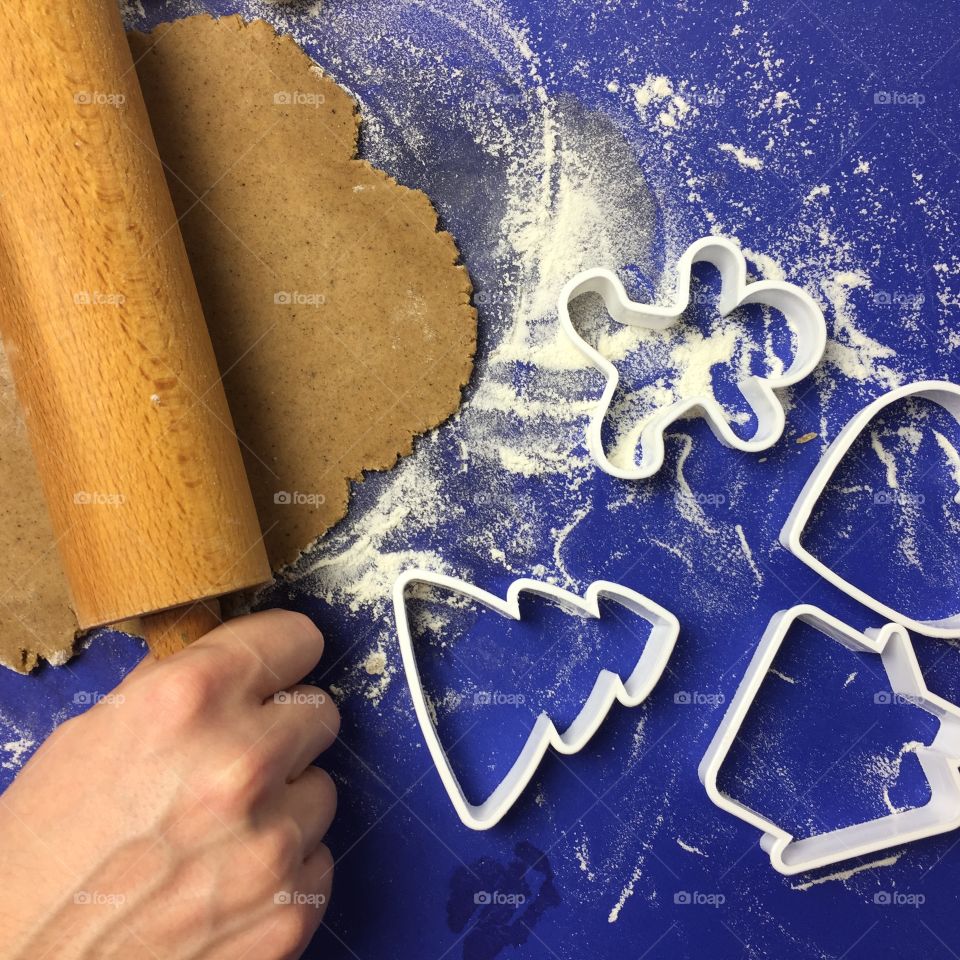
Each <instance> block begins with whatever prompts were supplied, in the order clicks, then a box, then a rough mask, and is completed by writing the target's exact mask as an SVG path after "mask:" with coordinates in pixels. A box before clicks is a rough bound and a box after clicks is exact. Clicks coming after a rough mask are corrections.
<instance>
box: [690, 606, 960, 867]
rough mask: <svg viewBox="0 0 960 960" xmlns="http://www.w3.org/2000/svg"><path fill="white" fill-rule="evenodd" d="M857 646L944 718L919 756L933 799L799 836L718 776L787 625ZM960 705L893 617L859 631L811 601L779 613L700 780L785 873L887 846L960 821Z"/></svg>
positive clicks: (900, 688)
mask: <svg viewBox="0 0 960 960" xmlns="http://www.w3.org/2000/svg"><path fill="white" fill-rule="evenodd" d="M798 620H799V621H802V622H804V623H807V624H809V625H810V626H812V627H813V628H814V629H816V630H818V631H819V632H820V633H823V634H825V635H826V636H828V637H830V638H832V639H833V640H836V641H837V642H838V643H842V644H843V645H844V646H845V647H847V648H849V649H850V650H855V651H865V652H867V653H876V654H879V656H880V658H881V661H882V663H883V667H884V669H885V671H886V673H887V677H888V678H889V681H890V686H891V688H892V689H893V691H894V693H895V694H896V695H897V696H900V697H903V698H905V699H908V700H909V701H910V702H911V703H914V704H916V706H918V707H921V708H922V709H923V710H926V711H927V712H928V713H931V714H933V715H934V716H935V717H937V718H938V719H939V720H940V729H939V730H938V732H937V734H936V736H935V737H934V739H933V742H932V743H931V744H930V745H929V746H925V747H921V748H918V749H917V752H916V755H917V759H918V760H919V761H920V765H921V767H922V769H923V772H924V775H925V776H926V778H927V781H928V783H929V786H930V799H929V800H928V801H927V803H926V804H924V805H923V806H922V807H917V808H915V809H912V810H905V811H903V812H900V813H891V814H889V815H887V816H883V817H879V818H877V819H874V820H868V821H865V822H863V823H857V824H854V825H853V826H848V827H843V828H840V829H837V830H831V831H829V832H827V833H822V834H818V835H816V836H811V837H805V838H803V839H799V840H798V839H795V838H794V836H793V835H792V834H791V833H790V832H789V831H787V830H785V829H783V828H782V827H780V826H778V825H777V824H776V823H774V822H773V821H772V820H769V819H767V818H766V817H764V816H762V815H761V814H760V813H758V812H757V811H755V810H753V809H751V808H750V807H748V806H746V805H745V804H742V803H740V802H739V801H737V800H734V799H733V798H732V797H730V796H729V795H727V794H725V793H723V792H722V791H721V790H720V788H719V786H718V785H717V777H718V775H719V772H720V768H721V767H722V766H723V763H724V760H725V759H726V757H727V754H728V752H729V751H730V748H731V747H732V745H733V743H734V741H735V740H736V738H737V735H738V733H739V731H740V727H741V725H742V724H743V722H744V720H745V718H746V716H747V714H748V713H749V712H750V708H751V706H752V704H753V701H754V698H755V697H756V695H757V693H758V691H759V690H760V687H761V685H762V684H763V680H764V678H765V677H766V675H767V673H768V672H769V671H770V668H771V666H772V665H773V661H774V658H775V657H776V655H777V652H778V651H779V650H780V646H781V644H782V643H783V640H784V638H785V637H786V635H787V632H788V631H789V630H790V627H791V626H792V625H793V624H794V623H795V622H796V621H798ZM958 768H960V708H958V707H957V706H956V705H954V704H952V703H950V702H949V701H948V700H944V699H943V698H942V697H939V696H937V695H936V694H934V693H931V692H930V691H929V690H928V689H927V685H926V682H925V681H924V679H923V675H922V674H921V672H920V666H919V664H918V663H917V658H916V655H915V654H914V651H913V645H912V644H911V642H910V637H909V635H908V633H907V631H906V630H905V629H904V628H903V627H902V626H900V625H899V624H895V623H888V624H886V625H885V626H883V627H880V628H879V629H876V630H867V631H866V633H860V632H859V631H857V630H855V629H853V628H852V627H851V626H849V625H848V624H846V623H843V622H842V621H841V620H838V619H836V617H832V616H830V614H828V613H826V612H824V611H823V610H821V609H819V608H818V607H814V606H811V605H809V604H802V605H800V606H796V607H791V608H790V609H789V610H781V611H780V612H779V613H776V614H774V616H773V617H772V619H771V620H770V623H769V624H768V626H767V629H766V632H765V633H764V635H763V637H762V639H761V640H760V643H759V645H758V646H757V649H756V652H755V653H754V655H753V659H752V660H751V661H750V665H749V667H748V668H747V671H746V673H745V674H744V676H743V679H742V680H741V681H740V685H739V687H738V688H737V692H736V695H735V696H734V698H733V700H732V702H731V703H730V706H729V707H728V708H727V711H726V713H725V715H724V717H723V720H722V721H721V724H720V728H719V729H718V730H717V732H716V734H715V735H714V738H713V741H712V742H711V743H710V746H709V748H708V749H707V752H706V753H705V754H704V757H703V759H702V760H701V761H700V767H699V775H700V780H701V782H702V783H703V785H704V787H706V790H707V794H708V796H709V797H710V799H711V800H712V801H713V803H715V804H716V805H717V806H718V807H720V808H721V809H722V810H726V811H727V812H728V813H732V814H733V815H734V816H735V817H739V818H740V819H741V820H743V821H745V822H746V823H749V824H752V825H753V826H754V827H756V828H757V829H758V830H760V831H761V832H762V833H763V836H762V837H761V839H760V846H761V847H762V848H763V849H764V851H766V853H768V854H769V856H770V862H771V864H773V866H774V868H775V869H776V870H778V871H779V872H780V873H784V874H796V873H803V872H805V871H808V870H816V869H817V868H819V867H826V866H829V865H830V864H834V863H839V862H840V861H843V860H849V859H851V858H854V857H862V856H865V855H867V854H870V853H875V852H876V851H878V850H885V849H887V848H888V847H895V846H900V845H902V844H906V843H912V842H913V841H915V840H923V839H925V838H927V837H934V836H937V835H938V834H941V833H947V832H948V831H950V830H954V829H956V828H957V827H960V769H958Z"/></svg>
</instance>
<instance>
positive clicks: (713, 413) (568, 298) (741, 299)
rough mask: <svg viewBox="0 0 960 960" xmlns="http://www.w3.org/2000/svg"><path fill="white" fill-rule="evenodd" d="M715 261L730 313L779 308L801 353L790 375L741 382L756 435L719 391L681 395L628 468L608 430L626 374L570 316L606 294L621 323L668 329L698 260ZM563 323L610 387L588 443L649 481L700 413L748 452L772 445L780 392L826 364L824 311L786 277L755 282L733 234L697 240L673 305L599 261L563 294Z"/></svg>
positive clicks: (728, 442) (615, 471) (621, 470)
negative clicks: (670, 444)
mask: <svg viewBox="0 0 960 960" xmlns="http://www.w3.org/2000/svg"><path fill="white" fill-rule="evenodd" d="M697 263H711V264H713V265H714V266H715V267H717V268H718V269H719V271H720V274H721V278H722V286H721V292H720V298H719V302H718V308H719V311H720V314H721V315H722V316H726V315H728V314H729V313H731V312H732V311H733V310H735V309H737V308H738V307H741V306H746V305H748V304H763V305H765V306H770V307H774V308H775V309H777V310H779V311H780V312H781V313H782V314H783V315H784V317H785V318H786V320H787V323H788V324H789V325H790V327H791V328H792V330H793V332H794V337H795V344H796V353H795V354H794V357H793V361H792V362H791V363H790V365H789V366H788V367H787V369H786V370H784V371H783V373H780V374H777V375H771V376H768V377H759V376H752V375H751V376H748V377H745V378H743V379H741V380H740V381H739V382H738V384H737V386H738V387H739V390H740V392H741V394H742V395H743V397H744V399H745V400H746V401H747V404H748V405H749V406H750V409H751V410H752V411H753V413H754V415H755V417H756V422H757V428H756V431H755V432H754V434H753V436H752V437H750V438H749V439H746V440H744V439H741V438H740V437H738V436H737V435H736V434H735V433H734V432H733V430H732V429H731V427H730V422H729V418H728V417H727V414H726V413H725V412H724V410H723V408H722V407H721V406H720V404H719V403H718V402H717V400H716V398H715V397H713V396H712V395H703V396H697V397H690V398H681V399H679V400H677V401H676V402H675V403H671V404H668V405H667V406H664V407H661V408H659V409H658V410H656V411H655V412H654V413H653V414H652V415H651V416H650V417H649V418H648V419H647V420H646V422H645V423H644V425H643V427H642V429H641V432H640V437H639V442H638V448H639V451H640V459H639V461H637V459H636V451H634V457H633V463H632V464H631V465H629V466H621V465H618V464H615V463H613V462H611V460H610V459H609V458H608V457H607V454H606V451H605V450H604V446H603V439H602V436H601V434H602V429H603V423H604V420H605V418H606V415H607V412H608V411H609V409H610V405H611V403H612V402H613V399H614V396H615V394H616V391H617V387H618V385H619V382H620V374H619V372H618V370H617V368H616V367H615V366H614V364H613V363H612V362H611V361H610V360H608V359H607V358H606V357H604V356H603V355H602V354H600V353H599V352H598V351H597V350H595V349H594V348H593V347H591V346H590V344H588V343H587V342H586V341H585V340H584V339H583V338H582V337H581V336H580V334H579V333H578V332H577V330H576V328H575V327H574V325H573V321H572V320H571V318H570V303H571V302H572V301H573V300H576V299H577V298H578V297H581V296H583V295H584V294H586V293H598V294H600V295H601V296H602V297H603V300H604V303H605V304H606V307H607V310H608V311H609V312H610V315H611V317H612V318H613V319H614V321H615V322H617V323H620V324H624V325H626V326H632V327H640V328H643V329H648V330H666V329H667V328H669V327H670V326H672V325H673V324H675V323H676V322H677V321H678V320H679V319H680V318H681V317H682V316H683V313H684V311H685V310H686V309H687V307H688V306H689V301H690V279H691V275H692V271H693V266H694V264H697ZM557 312H558V316H559V319H560V326H561V329H562V330H563V331H564V333H565V334H566V335H567V336H568V337H569V339H570V341H571V342H572V343H573V345H574V346H575V347H576V348H577V349H578V350H579V351H580V353H581V354H583V356H584V357H586V359H587V360H589V361H590V363H591V364H593V366H595V367H596V368H597V369H598V370H599V371H600V372H601V373H602V374H603V375H604V377H605V380H606V383H605V385H604V388H603V393H602V395H601V397H600V400H599V402H598V404H597V408H596V410H595V411H594V413H593V415H592V417H591V418H590V422H589V424H588V426H587V431H586V437H587V448H588V450H589V451H590V455H591V457H592V458H593V460H594V461H595V462H596V464H597V466H599V467H600V469H601V470H603V471H604V472H605V473H609V474H611V475H612V476H614V477H619V478H621V479H623V480H641V479H644V478H646V477H650V476H653V474H655V473H656V472H657V471H658V470H659V469H660V467H661V466H663V459H664V436H663V435H664V432H665V431H666V429H667V428H668V427H669V426H670V425H671V424H673V423H674V422H675V421H677V420H679V419H681V418H683V417H687V416H690V415H697V414H699V415H700V416H702V417H703V418H704V419H705V420H706V421H707V424H708V425H709V426H710V429H711V430H712V431H713V433H714V435H715V436H716V437H717V439H718V440H719V441H720V442H721V443H722V444H724V445H725V446H728V447H732V448H733V449H735V450H742V451H744V452H746V453H756V452H758V451H761V450H767V449H769V448H770V447H771V446H773V444H774V443H776V442H777V440H779V439H780V437H781V435H782V434H783V430H784V426H785V424H786V415H785V413H784V409H783V404H782V403H781V402H780V400H779V398H778V397H777V395H776V393H775V392H774V391H775V390H778V389H782V388H784V387H789V386H792V385H793V384H795V383H797V382H798V381H800V380H802V379H803V378H804V377H806V376H807V375H808V374H810V373H811V372H812V371H813V369H814V367H816V365H817V364H818V363H819V362H820V359H821V357H822V356H823V351H824V349H825V348H826V343H827V330H826V324H825V322H824V319H823V312H822V311H821V309H820V307H819V306H818V305H817V304H816V302H815V301H814V300H813V298H812V297H810V295H809V294H807V293H806V291H804V290H802V289H801V288H800V287H798V286H795V285H794V284H792V283H786V282H785V281H781V280H758V281H755V282H753V283H748V282H747V263H746V260H745V259H744V256H743V253H742V252H741V250H740V248H739V247H738V246H737V244H735V243H734V242H733V241H732V240H729V239H727V238H726V237H704V238H703V239H701V240H697V241H696V242H694V243H692V244H691V245H690V246H689V247H688V248H687V249H686V251H685V252H684V253H683V255H682V256H681V257H680V260H679V261H678V263H677V287H676V293H675V297H674V302H673V303H672V304H670V305H669V306H664V307H660V306H655V305H651V304H640V303H635V302H634V301H632V300H631V299H630V298H629V296H628V295H627V292H626V289H625V288H624V286H623V284H622V283H621V282H620V280H619V278H618V277H617V275H616V274H615V273H613V272H612V271H610V270H606V269H604V268H602V267H596V268H593V269H590V270H586V271H584V272H583V273H579V274H577V276H575V277H574V278H573V279H572V280H570V281H568V282H567V284H566V285H565V286H564V287H563V290H562V291H561V292H560V299H559V302H558V307H557Z"/></svg>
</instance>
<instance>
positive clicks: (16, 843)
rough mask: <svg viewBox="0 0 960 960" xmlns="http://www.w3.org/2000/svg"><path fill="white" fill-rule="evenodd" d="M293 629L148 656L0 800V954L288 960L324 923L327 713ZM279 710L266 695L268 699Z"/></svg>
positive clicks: (250, 627) (278, 616)
mask: <svg viewBox="0 0 960 960" xmlns="http://www.w3.org/2000/svg"><path fill="white" fill-rule="evenodd" d="M322 651H323V638H322V637H321V635H320V632H319V631H318V630H317V628H316V627H315V626H314V625H313V624H312V623H311V622H310V620H308V619H307V618H306V617H304V616H302V615H300V614H296V613H290V612H286V611H281V610H270V611H267V612H264V613H257V614H253V615H251V616H249V617H243V618H240V619H237V620H233V621H231V622H229V623H226V624H224V625H223V626H221V627H218V628H217V629H216V630H214V631H212V632H211V633H209V634H207V635H206V636H205V637H202V638H201V639H200V640H198V641H197V642H196V643H195V644H194V645H193V646H191V647H190V648H188V649H187V650H184V651H182V652H180V653H177V654H176V655H174V656H172V657H169V658H168V659H166V660H163V661H159V662H158V661H155V660H153V659H152V658H151V657H147V659H145V660H144V662H142V663H141V664H139V665H138V666H137V667H136V668H135V669H134V670H133V671H132V672H131V673H130V674H129V675H128V676H127V677H126V678H125V679H124V680H123V682H122V683H121V684H120V685H119V686H118V687H117V688H116V689H115V690H114V691H113V692H112V694H110V695H108V696H106V697H104V698H102V699H100V702H98V703H97V704H96V705H95V706H93V707H91V708H90V709H89V710H88V711H87V712H86V713H84V714H83V715H81V716H79V717H76V718H74V719H72V720H69V721H67V722H66V723H64V724H61V725H60V726H59V727H58V728H57V729H56V730H55V731H54V733H53V734H52V735H51V736H50V737H49V739H48V740H47V741H46V742H45V743H44V744H43V745H42V746H41V747H40V748H39V749H38V750H37V751H36V753H35V754H34V755H33V757H31V759H30V760H29V762H28V763H27V764H26V765H25V766H24V767H23V769H22V770H21V771H20V773H19V775H18V776H17V778H16V779H15V780H14V782H13V783H12V784H11V786H10V787H9V788H8V789H7V791H6V792H5V793H4V794H3V795H2V796H0V891H2V896H0V954H2V956H4V957H6V958H16V960H45V958H49V960H88V958H89V960H120V958H134V960H140V958H143V960H153V958H163V960H243V958H247V957H249V958H251V960H286V958H296V957H299V956H300V955H301V954H302V952H303V950H304V949H305V947H306V945H307V943H308V942H309V940H310V937H311V936H312V934H313V933H314V932H315V931H316V929H317V927H318V926H319V924H320V922H321V920H322V919H323V913H324V909H325V907H326V904H327V902H328V900H329V897H330V884H331V880H332V877H333V860H332V858H331V855H330V851H329V850H328V849H327V847H326V846H324V844H323V842H322V841H323V837H324V835H325V834H326V832H327V829H328V828H329V826H330V822H331V820H332V818H333V814H334V810H335V808H336V790H335V788H334V785H333V781H332V780H331V779H330V776H329V775H328V774H327V773H325V772H324V771H322V770H320V769H319V768H317V767H316V766H312V765H311V764H312V761H313V760H314V758H316V757H317V755H318V754H320V753H322V752H323V751H324V750H326V749H327V747H329V746H330V744H331V743H332V742H333V741H334V739H335V738H336V736H337V733H338V731H339V725H340V718H339V715H338V713H337V709H336V707H335V706H334V705H333V703H332V701H331V700H330V697H329V696H328V695H326V694H325V693H324V692H323V691H321V690H320V689H318V688H316V687H312V686H305V685H301V684H300V683H299V682H300V680H301V679H302V678H303V677H304V676H306V674H308V673H309V672H310V670H311V669H312V668H313V667H314V666H315V665H316V663H317V662H318V661H319V659H320V655H321V653H322ZM278 694H279V696H278Z"/></svg>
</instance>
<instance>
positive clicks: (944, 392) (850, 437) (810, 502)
mask: <svg viewBox="0 0 960 960" xmlns="http://www.w3.org/2000/svg"><path fill="white" fill-rule="evenodd" d="M910 397H919V398H922V399H926V400H930V401H932V402H933V403H936V404H938V405H939V406H941V407H943V408H944V409H945V410H946V411H947V412H948V413H949V414H950V415H951V416H952V417H953V418H954V419H955V420H957V421H958V422H960V387H958V386H956V384H953V383H948V382H947V381H945V380H920V381H918V382H917V383H911V384H907V385H906V386H903V387H897V388H896V389H894V390H891V391H890V392H889V393H885V394H883V396H881V397H879V398H878V399H876V400H874V401H873V403H871V404H868V405H867V406H866V407H864V408H863V409H862V410H861V411H860V412H859V413H857V414H856V415H855V416H854V417H853V418H852V419H851V420H850V421H849V422H848V423H847V424H846V426H845V427H844V428H843V429H842V430H841V431H840V433H839V434H837V437H836V439H835V440H834V441H833V443H831V444H830V446H829V447H827V449H826V452H825V453H824V454H823V456H822V457H821V459H820V462H819V463H818V464H817V465H816V467H814V469H813V473H811V474H810V476H809V478H808V479H807V482H806V483H805V484H804V486H803V489H802V490H801V491H800V495H799V496H798V497H797V500H796V503H794V505H793V509H792V510H791V511H790V514H789V516H788V517H787V520H786V522H785V523H784V525H783V528H782V529H781V531H780V542H781V543H782V544H783V546H785V547H786V548H787V549H788V550H789V551H790V552H791V553H792V554H793V555H794V556H795V557H797V558H798V559H800V560H802V561H803V562H804V563H805V564H806V565H807V566H808V567H810V568H811V569H812V570H815V571H816V572H817V573H819V574H820V576H821V577H823V579H824V580H827V581H828V582H829V583H831V584H833V586H835V587H837V588H838V589H839V590H842V591H843V592H844V593H846V594H848V595H849V596H851V597H853V598H854V599H855V600H857V601H859V602H860V603H862V604H863V605H864V606H865V607H869V608H870V609H871V610H874V611H876V612H877V613H879V614H880V615H881V616H884V617H886V618H887V619H888V620H892V621H894V622H895V623H899V624H901V625H902V626H904V627H906V628H907V629H909V630H913V631H914V632H916V633H919V634H922V635H923V636H926V637H941V638H952V637H960V613H955V614H953V615H952V616H949V617H945V618H942V619H940V620H919V619H917V618H915V617H911V616H908V615H907V614H905V613H903V612H902V611H900V610H896V609H894V608H893V607H891V606H890V605H889V604H886V603H884V602H883V601H882V600H880V599H878V598H876V597H874V596H872V595H871V594H869V593H867V592H866V591H865V590H862V589H861V588H859V587H857V586H855V585H854V584H853V583H851V582H850V581H849V580H847V579H845V578H844V577H842V576H840V574H838V573H835V572H834V571H833V570H832V569H831V568H830V567H828V566H827V565H826V564H825V563H824V562H823V561H822V560H819V559H818V558H817V557H815V556H814V555H813V554H812V553H811V552H810V551H809V550H807V549H806V547H804V546H803V543H802V542H801V541H802V537H803V532H804V529H805V528H806V526H807V523H808V522H809V520H810V516H811V514H812V513H813V511H814V508H815V507H816V505H817V502H818V501H819V499H820V496H821V495H822V494H823V491H824V490H825V489H826V487H827V484H829V482H830V479H831V478H832V477H833V475H834V473H835V472H836V469H837V467H838V466H839V465H840V463H841V461H842V460H843V458H844V457H845V456H846V455H847V452H848V451H849V450H850V448H851V447H852V446H853V444H854V443H855V442H856V440H857V438H858V437H859V436H860V435H861V434H862V433H863V432H864V430H866V429H867V427H869V425H870V423H871V422H872V421H873V419H874V418H875V417H876V416H877V414H879V413H880V412H881V411H882V410H884V409H886V408H887V407H889V406H890V405H891V404H894V403H897V402H898V401H899V400H904V399H906V398H910Z"/></svg>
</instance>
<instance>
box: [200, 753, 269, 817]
mask: <svg viewBox="0 0 960 960" xmlns="http://www.w3.org/2000/svg"><path fill="white" fill-rule="evenodd" d="M269 782H270V765H269V763H268V762H267V761H266V759H265V758H264V757H262V756H260V755H259V754H257V753H255V752H253V751H248V752H246V753H244V754H241V755H240V756H239V757H237V758H236V759H235V760H233V761H231V762H230V763H228V764H227V765H226V766H225V767H224V768H223V769H222V770H221V771H220V772H219V773H218V774H216V776H215V778H214V789H213V794H214V798H215V800H216V802H217V806H218V807H219V809H220V810H222V811H223V812H225V813H227V814H238V813H241V814H242V813H244V812H247V811H249V810H250V809H251V808H252V807H253V805H254V804H255V802H256V801H257V800H258V799H259V798H260V797H261V796H262V794H263V792H264V790H265V789H266V788H267V786H268V784H269Z"/></svg>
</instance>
